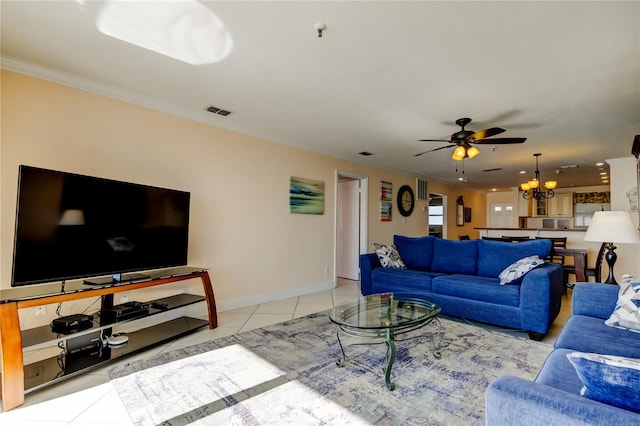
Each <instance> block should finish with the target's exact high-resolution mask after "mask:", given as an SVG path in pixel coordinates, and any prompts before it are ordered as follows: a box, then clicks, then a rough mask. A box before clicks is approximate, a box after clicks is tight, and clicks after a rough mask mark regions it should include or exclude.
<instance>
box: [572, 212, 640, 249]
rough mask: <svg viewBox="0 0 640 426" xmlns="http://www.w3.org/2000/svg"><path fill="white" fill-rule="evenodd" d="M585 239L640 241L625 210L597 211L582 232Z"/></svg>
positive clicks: (629, 242)
mask: <svg viewBox="0 0 640 426" xmlns="http://www.w3.org/2000/svg"><path fill="white" fill-rule="evenodd" d="M584 240H585V241H597V242H601V243H628V244H638V243H640V237H638V230H637V229H636V226H635V224H634V223H633V219H631V216H630V215H629V212H626V211H598V212H595V213H594V214H593V219H591V225H589V229H587V232H586V233H585V234H584Z"/></svg>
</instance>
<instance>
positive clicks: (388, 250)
mask: <svg viewBox="0 0 640 426" xmlns="http://www.w3.org/2000/svg"><path fill="white" fill-rule="evenodd" d="M373 248H374V250H375V252H376V254H377V255H378V259H380V264H381V265H382V267H383V268H391V269H407V267H406V266H405V264H404V262H403V261H402V258H401V257H400V254H399V253H398V250H397V249H396V246H394V245H387V244H378V243H373Z"/></svg>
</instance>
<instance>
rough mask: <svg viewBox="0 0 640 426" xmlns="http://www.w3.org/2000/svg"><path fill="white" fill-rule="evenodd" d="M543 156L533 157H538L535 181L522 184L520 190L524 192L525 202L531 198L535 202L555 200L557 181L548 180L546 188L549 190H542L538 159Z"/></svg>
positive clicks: (536, 155)
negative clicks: (547, 199) (546, 199)
mask: <svg viewBox="0 0 640 426" xmlns="http://www.w3.org/2000/svg"><path fill="white" fill-rule="evenodd" d="M541 155H542V154H540V153H536V154H533V156H534V157H536V171H535V177H534V178H533V180H530V181H529V182H525V183H522V184H520V188H521V189H522V190H523V191H524V192H523V193H522V196H523V197H524V199H525V200H529V199H531V198H533V199H535V200H542V199H545V198H553V196H554V195H556V194H555V193H554V192H553V190H554V189H555V187H556V185H557V184H558V182H556V181H555V180H548V181H546V182H545V183H544V187H545V188H546V189H547V191H542V190H541V189H540V170H538V157H540V156H541Z"/></svg>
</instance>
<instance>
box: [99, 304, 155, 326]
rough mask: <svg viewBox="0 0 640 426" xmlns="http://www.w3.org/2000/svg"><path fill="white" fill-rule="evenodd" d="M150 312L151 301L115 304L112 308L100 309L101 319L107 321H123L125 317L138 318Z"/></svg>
mask: <svg viewBox="0 0 640 426" xmlns="http://www.w3.org/2000/svg"><path fill="white" fill-rule="evenodd" d="M148 313H149V303H144V302H127V303H123V304H121V305H114V306H113V307H111V308H106V309H102V310H101V311H100V319H102V320H107V321H115V322H118V321H123V320H125V319H130V318H136V317H139V316H143V315H146V314H148Z"/></svg>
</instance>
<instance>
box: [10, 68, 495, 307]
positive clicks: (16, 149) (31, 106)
mask: <svg viewBox="0 0 640 426" xmlns="http://www.w3.org/2000/svg"><path fill="white" fill-rule="evenodd" d="M1 90H2V92H1V93H2V99H1V108H2V109H1V114H2V115H1V118H2V129H1V137H2V139H1V146H0V149H1V150H0V153H1V162H0V166H1V173H0V179H1V183H0V184H1V188H2V197H1V209H0V214H1V217H0V226H1V227H0V232H1V236H2V243H1V246H0V267H1V268H2V269H1V271H0V279H1V282H0V289H7V288H9V286H10V279H11V262H12V252H13V248H12V247H13V232H14V219H15V201H16V187H17V172H18V165H20V164H28V165H32V166H37V167H44V168H51V169H56V170H64V171H69V172H75V173H81V174H88V175H93V176H100V177H106V178H112V179H118V180H125V181H132V182H137V183H143V184H149V185H155V186H162V187H168V188H174V189H180V190H185V191H190V192H191V199H192V207H191V230H190V231H191V232H190V251H189V263H190V264H192V265H197V266H203V267H208V268H211V276H212V280H213V284H214V289H215V293H216V298H217V300H218V305H219V308H220V309H221V310H225V309H230V308H234V307H238V306H243V305H248V304H253V303H260V302H264V301H267V300H273V299H276V298H280V297H287V296H291V295H298V294H304V293H308V292H312V291H317V290H319V289H322V288H331V287H333V286H334V285H335V276H334V271H333V265H334V258H333V257H334V244H335V243H334V240H335V238H334V226H335V225H334V216H335V215H334V210H335V205H334V204H335V179H336V170H341V171H349V172H353V173H358V174H361V175H365V176H367V177H368V178H369V243H371V242H373V241H378V242H391V241H392V236H393V234H396V233H397V234H404V235H413V236H417V235H425V234H426V229H427V227H426V221H427V219H426V212H424V211H423V207H424V206H426V201H424V202H418V203H417V206H416V208H415V210H414V213H413V214H412V215H411V217H409V218H407V220H406V222H404V221H403V220H402V218H401V217H400V216H399V215H398V214H397V210H396V211H395V212H396V214H395V216H394V220H393V221H392V222H389V223H383V222H380V221H379V208H378V206H379V196H378V190H379V182H380V180H387V181H391V182H392V183H393V189H394V191H397V189H398V188H399V187H400V186H401V185H404V184H408V185H411V186H412V187H414V188H415V178H416V177H415V176H411V175H408V174H403V173H398V172H392V171H387V170H382V169H378V168H374V167H369V166H367V165H364V164H358V163H353V162H349V161H345V160H340V159H337V158H333V157H329V156H326V155H322V154H318V153H314V152H310V151H305V150H302V149H297V148H293V147H291V146H287V145H283V144H279V143H274V142H269V141H266V140H263V139H260V138H257V137H253V136H248V135H244V134H240V133H237V132H232V131H228V130H224V129H221V128H217V127H213V126H208V125H205V124H202V123H197V122H194V121H190V120H187V119H183V118H179V117H175V116H172V115H168V114H165V113H161V112H158V111H154V110H150V109H146V108H142V107H139V106H135V105H132V104H129V103H125V102H121V101H118V100H115V99H112V98H107V97H104V96H99V95H96V94H92V93H88V92H85V91H82V90H78V89H73V88H69V87H67V86H63V85H59V84H55V83H51V82H48V81H44V80H40V79H36V78H32V77H28V76H25V75H22V74H17V73H13V72H9V71H6V70H3V71H2V80H1ZM290 176H301V177H306V178H311V179H317V180H322V181H324V182H325V214H324V215H321V216H312V215H292V214H290V213H289V205H288V196H289V195H288V188H289V178H290ZM429 191H432V192H440V193H443V194H447V195H449V206H448V217H447V219H448V220H449V222H450V224H451V225H450V227H449V235H448V236H449V238H457V235H458V234H462V233H466V234H472V235H473V234H474V231H473V229H472V228H473V226H484V225H485V222H486V215H485V214H484V213H483V212H484V211H485V210H486V208H485V196H484V194H480V193H474V192H471V191H460V190H458V189H457V188H456V187H454V186H451V185H448V184H444V183H439V182H431V181H430V182H429ZM394 194H395V192H394ZM458 195H463V196H464V200H465V205H467V206H470V207H473V215H474V216H473V223H472V224H467V225H465V226H464V227H457V226H455V210H454V208H453V207H454V205H455V200H456V198H457V196H458ZM111 208H124V206H118V205H117V202H114V200H105V209H111ZM325 268H327V269H328V273H327V274H325Z"/></svg>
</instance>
